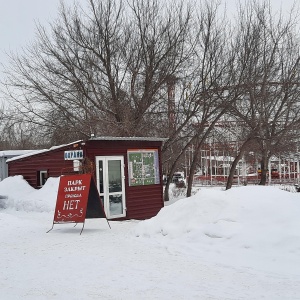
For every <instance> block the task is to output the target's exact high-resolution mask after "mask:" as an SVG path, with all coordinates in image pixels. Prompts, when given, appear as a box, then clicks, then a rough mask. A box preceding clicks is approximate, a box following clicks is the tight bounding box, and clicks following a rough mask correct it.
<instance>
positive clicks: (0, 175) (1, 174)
mask: <svg viewBox="0 0 300 300" xmlns="http://www.w3.org/2000/svg"><path fill="white" fill-rule="evenodd" d="M33 151H34V150H5V151H0V181H1V180H3V179H5V178H6V177H8V167H7V164H6V161H7V160H8V159H10V158H13V157H16V156H19V155H23V154H27V153H31V152H33Z"/></svg>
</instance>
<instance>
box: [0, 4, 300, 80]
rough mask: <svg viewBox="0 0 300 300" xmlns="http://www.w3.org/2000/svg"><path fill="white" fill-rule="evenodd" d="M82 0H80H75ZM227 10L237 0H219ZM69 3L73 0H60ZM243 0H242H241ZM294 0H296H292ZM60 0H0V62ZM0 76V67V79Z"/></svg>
mask: <svg viewBox="0 0 300 300" xmlns="http://www.w3.org/2000/svg"><path fill="white" fill-rule="evenodd" d="M81 1H82V2H84V1H85V0H80V1H79V2H81ZM195 1H197V0H195ZM221 1H222V3H223V4H224V3H225V2H226V3H227V10H228V11H230V12H234V11H235V5H236V3H237V0H221ZM63 2H65V3H67V4H71V3H73V2H74V0H63ZM241 2H242V3H243V2H246V0H241ZM270 2H271V4H272V6H273V7H274V9H275V10H277V9H279V8H280V7H281V4H282V3H284V5H283V10H288V9H289V8H290V7H291V5H292V3H293V2H294V0H284V1H283V0H270ZM296 2H297V0H296ZM59 3H60V0H0V65H1V64H7V56H6V54H5V53H6V52H9V51H10V50H12V51H20V50H21V48H22V47H25V46H26V45H27V44H29V43H30V41H32V40H33V39H34V36H35V23H36V22H40V23H41V24H42V25H47V24H48V22H49V21H50V22H51V20H53V19H54V18H55V17H56V16H57V9H58V6H59ZM1 78H3V74H2V69H1V67H0V79H1Z"/></svg>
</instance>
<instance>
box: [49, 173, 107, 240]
mask: <svg viewBox="0 0 300 300" xmlns="http://www.w3.org/2000/svg"><path fill="white" fill-rule="evenodd" d="M91 218H105V219H106V221H107V224H108V226H109V227H110V224H109V223H108V220H107V218H106V215H105V211H104V208H103V205H102V201H101V198H100V195H99V193H98V190H97V188H96V184H95V181H94V178H93V177H92V175H91V174H80V175H64V176H61V177H60V182H59V187H58V193H57V199H56V207H55V212H54V218H53V224H52V228H51V229H50V230H48V231H47V233H48V232H49V231H51V230H52V229H53V227H54V224H64V223H76V224H77V223H83V226H82V229H81V232H80V234H81V233H82V231H83V228H84V224H85V219H91Z"/></svg>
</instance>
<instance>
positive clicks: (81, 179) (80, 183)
mask: <svg viewBox="0 0 300 300" xmlns="http://www.w3.org/2000/svg"><path fill="white" fill-rule="evenodd" d="M90 185H91V175H90V174H82V175H71V176H62V177H61V178H60V182H59V188H58V194H57V200H56V208H55V213H54V223H63V222H75V223H83V222H84V220H85V215H86V209H87V202H88V196H89V191H90Z"/></svg>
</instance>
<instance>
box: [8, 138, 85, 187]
mask: <svg viewBox="0 0 300 300" xmlns="http://www.w3.org/2000/svg"><path fill="white" fill-rule="evenodd" d="M76 145H78V146H77V147H74V146H76ZM80 147H81V146H80V144H73V145H68V146H66V147H60V148H58V149H54V150H50V151H46V152H43V153H39V154H36V155H32V156H28V157H24V158H21V159H18V160H13V161H11V162H9V163H8V175H9V176H14V175H23V177H24V179H25V180H27V182H28V183H29V184H30V185H31V186H33V187H34V188H37V187H38V171H44V170H47V171H48V177H59V176H60V175H62V174H70V173H72V170H73V161H71V160H64V151H66V150H77V149H80Z"/></svg>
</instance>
